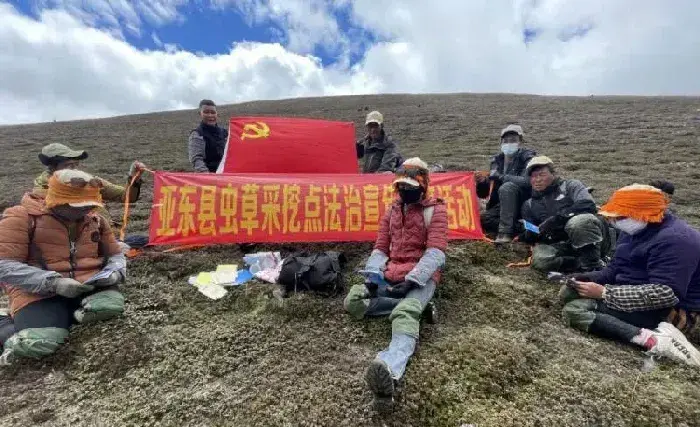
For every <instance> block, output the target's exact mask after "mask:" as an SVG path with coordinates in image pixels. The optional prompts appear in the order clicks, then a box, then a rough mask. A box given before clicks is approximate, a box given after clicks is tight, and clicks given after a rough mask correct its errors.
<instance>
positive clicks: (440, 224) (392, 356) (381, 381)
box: [345, 157, 447, 411]
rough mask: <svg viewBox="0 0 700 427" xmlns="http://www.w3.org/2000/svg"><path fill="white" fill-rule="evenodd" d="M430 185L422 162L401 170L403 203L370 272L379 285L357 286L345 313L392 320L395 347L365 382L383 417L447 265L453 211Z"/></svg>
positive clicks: (384, 227)
mask: <svg viewBox="0 0 700 427" xmlns="http://www.w3.org/2000/svg"><path fill="white" fill-rule="evenodd" d="M429 184H430V180H429V172H428V165H427V164H426V163H425V162H423V161H422V160H420V159H419V158H417V157H414V158H411V159H408V160H406V161H405V162H404V163H403V165H401V167H400V168H399V169H398V170H397V172H396V180H395V181H394V188H395V190H396V192H397V193H398V196H399V197H398V199H397V200H396V201H395V202H394V204H393V205H391V208H390V209H389V210H388V211H387V212H386V214H385V215H384V217H383V218H382V220H381V224H380V228H379V233H378V236H377V242H376V243H375V245H374V250H373V251H372V254H371V256H370V257H369V260H368V261H367V265H366V267H365V268H366V270H364V273H365V274H368V275H370V276H372V275H374V276H375V277H378V278H379V279H377V280H375V281H372V280H367V281H366V283H365V284H364V285H355V286H353V287H352V288H351V289H350V291H349V293H348V295H347V297H346V298H345V309H346V310H347V311H348V312H349V313H350V314H351V315H352V316H353V317H355V318H357V319H362V318H365V317H372V316H387V315H388V316H389V320H391V325H392V337H391V342H390V343H389V347H388V348H387V349H386V350H383V351H381V352H380V353H379V354H377V357H376V358H375V359H374V361H373V362H372V363H371V364H370V366H369V369H368V370H367V373H366V377H365V378H366V381H367V384H368V386H369V388H370V390H371V391H372V392H373V394H374V405H375V407H376V409H378V410H380V411H383V410H387V409H389V408H391V406H392V404H393V398H394V390H395V385H396V383H397V382H398V381H399V379H401V377H402V376H403V374H404V370H405V369H406V364H407V363H408V360H409V358H410V357H411V355H412V354H413V352H414V351H415V348H416V342H417V340H418V331H419V328H420V319H421V314H422V313H423V311H424V310H426V307H427V306H428V304H429V303H430V300H431V298H432V297H433V293H434V292H435V286H436V285H437V283H438V281H439V280H440V270H441V268H442V266H443V265H444V264H445V250H446V248H447V209H446V207H445V204H444V202H443V201H442V200H439V199H434V198H429V197H428V196H427V193H428V186H429ZM377 281H380V282H381V281H385V282H386V283H383V284H381V285H379V286H378V283H377ZM387 284H388V285H387ZM429 309H432V307H430V308H429Z"/></svg>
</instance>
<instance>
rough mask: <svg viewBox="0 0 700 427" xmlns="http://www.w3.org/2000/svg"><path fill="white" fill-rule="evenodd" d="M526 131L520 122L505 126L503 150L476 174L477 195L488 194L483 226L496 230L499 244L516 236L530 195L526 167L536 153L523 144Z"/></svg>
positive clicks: (491, 231)
mask: <svg viewBox="0 0 700 427" xmlns="http://www.w3.org/2000/svg"><path fill="white" fill-rule="evenodd" d="M524 135H525V134H524V133H523V128H522V127H521V126H519V125H515V124H511V125H508V126H506V127H505V128H504V129H503V130H502V131H501V152H500V153H499V154H497V155H496V156H494V157H493V158H492V159H491V167H490V172H489V174H488V175H485V174H481V173H477V174H476V181H477V185H476V191H477V195H478V196H479V197H481V198H484V197H487V196H488V197H489V200H488V202H487V203H486V209H485V210H484V211H483V212H482V213H481V227H482V229H483V230H484V232H486V233H489V234H496V243H499V244H501V243H509V242H511V241H512V240H513V237H514V236H515V234H516V228H517V223H518V219H519V216H520V209H521V206H522V204H523V202H525V200H527V199H528V198H529V197H530V181H529V179H528V177H527V175H526V172H525V167H526V166H527V163H528V162H529V161H530V159H532V158H533V157H535V156H536V155H537V153H536V152H535V151H533V150H530V149H527V148H525V147H523V138H524ZM489 191H490V195H489Z"/></svg>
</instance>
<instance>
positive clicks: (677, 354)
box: [647, 322, 700, 367]
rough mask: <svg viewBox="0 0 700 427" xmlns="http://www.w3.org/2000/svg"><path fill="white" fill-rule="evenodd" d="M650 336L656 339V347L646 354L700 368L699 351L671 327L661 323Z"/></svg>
mask: <svg viewBox="0 0 700 427" xmlns="http://www.w3.org/2000/svg"><path fill="white" fill-rule="evenodd" d="M652 335H653V336H654V338H656V345H655V346H654V347H653V348H652V349H651V350H649V351H648V352H647V353H648V354H650V355H652V356H661V357H666V358H668V359H672V360H675V361H677V362H682V363H685V364H686V365H690V366H698V367H700V351H698V350H697V349H696V348H695V347H693V345H692V344H691V343H690V342H688V339H687V338H686V337H685V335H683V332H681V331H679V330H678V329H676V328H675V327H674V326H673V325H671V324H670V323H666V322H661V323H659V326H658V327H657V328H656V330H654V331H653V332H652Z"/></svg>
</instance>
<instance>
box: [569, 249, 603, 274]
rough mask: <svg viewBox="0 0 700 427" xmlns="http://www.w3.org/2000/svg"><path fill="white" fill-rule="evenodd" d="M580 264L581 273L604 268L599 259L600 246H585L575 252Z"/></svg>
mask: <svg viewBox="0 0 700 427" xmlns="http://www.w3.org/2000/svg"><path fill="white" fill-rule="evenodd" d="M576 252H577V254H578V258H579V261H580V263H581V267H580V270H581V271H582V272H590V271H598V270H602V269H603V268H604V267H605V263H604V262H603V260H602V259H600V246H599V245H596V244H593V245H586V246H584V247H582V248H579V249H577V250H576Z"/></svg>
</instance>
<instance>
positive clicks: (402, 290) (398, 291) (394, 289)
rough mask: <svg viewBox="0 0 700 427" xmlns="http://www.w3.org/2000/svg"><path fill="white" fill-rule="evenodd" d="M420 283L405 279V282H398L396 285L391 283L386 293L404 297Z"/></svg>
mask: <svg viewBox="0 0 700 427" xmlns="http://www.w3.org/2000/svg"><path fill="white" fill-rule="evenodd" d="M417 286H418V284H417V283H415V282H412V281H410V280H404V281H403V282H400V283H397V284H395V285H389V286H387V288H386V293H387V295H389V296H390V297H392V298H403V297H405V296H406V294H408V293H409V292H410V291H411V289H413V288H415V287H417Z"/></svg>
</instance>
